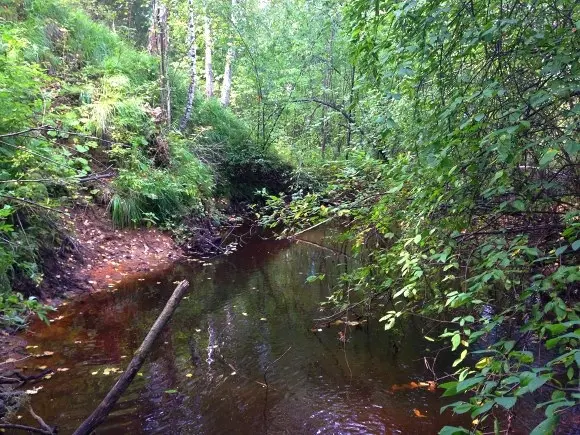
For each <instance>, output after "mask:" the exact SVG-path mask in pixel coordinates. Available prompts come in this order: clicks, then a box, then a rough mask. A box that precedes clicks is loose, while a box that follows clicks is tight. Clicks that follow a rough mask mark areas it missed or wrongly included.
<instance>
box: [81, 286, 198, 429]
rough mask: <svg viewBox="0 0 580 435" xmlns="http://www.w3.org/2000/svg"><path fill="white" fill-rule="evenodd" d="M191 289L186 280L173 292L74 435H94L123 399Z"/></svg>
mask: <svg viewBox="0 0 580 435" xmlns="http://www.w3.org/2000/svg"><path fill="white" fill-rule="evenodd" d="M188 287H189V283H188V282H187V281H186V280H183V281H181V282H180V283H179V285H178V286H177V287H176V288H175V290H174V291H173V294H172V295H171V297H170V298H169V300H168V301H167V304H166V305H165V308H163V311H162V312H161V314H160V315H159V317H158V318H157V320H156V321H155V323H154V324H153V326H152V327H151V329H150V330H149V332H148V333H147V336H146V337H145V340H143V343H141V346H139V349H137V352H135V356H133V359H132V360H131V362H130V363H129V365H128V366H127V368H126V369H125V371H124V372H123V374H122V375H121V377H120V378H119V380H118V381H117V382H116V383H115V385H114V386H113V388H111V390H110V391H109V393H108V394H107V396H106V397H105V398H104V399H103V401H102V402H101V403H100V404H99V406H97V408H96V409H95V410H94V411H93V413H92V414H91V415H90V416H89V417H88V418H87V419H86V420H85V421H83V423H82V424H81V425H80V426H79V427H78V429H77V430H76V431H75V432H74V434H73V435H88V434H90V433H92V431H93V430H94V429H95V428H96V427H97V426H98V425H99V424H101V423H102V422H103V420H105V418H106V417H107V415H109V413H110V412H111V410H112V409H113V406H115V403H117V400H119V398H120V397H121V395H122V394H123V393H124V392H125V390H126V389H127V387H128V386H129V384H130V383H131V381H132V380H133V378H134V377H135V375H136V374H137V372H138V371H139V369H140V368H141V366H142V365H143V363H144V362H145V359H146V358H147V356H148V355H149V353H150V352H151V350H152V348H153V343H154V342H155V340H156V339H157V337H158V336H159V334H160V333H161V331H162V330H163V328H164V327H165V325H166V324H167V322H168V321H169V319H171V316H172V315H173V312H174V311H175V309H176V308H177V306H178V305H179V302H180V301H181V298H182V297H183V295H184V294H185V291H186V290H187V288H188Z"/></svg>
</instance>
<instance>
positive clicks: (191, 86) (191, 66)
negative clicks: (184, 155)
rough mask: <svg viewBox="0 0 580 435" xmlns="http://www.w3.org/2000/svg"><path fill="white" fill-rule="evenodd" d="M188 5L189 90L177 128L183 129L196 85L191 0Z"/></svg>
mask: <svg viewBox="0 0 580 435" xmlns="http://www.w3.org/2000/svg"><path fill="white" fill-rule="evenodd" d="M187 5H188V26H187V47H188V51H187V57H188V58H189V74H190V81H189V90H188V92H187V103H186V105H185V113H184V114H183V117H182V118H181V121H180V123H179V128H180V129H181V130H185V127H186V126H187V123H188V122H189V120H190V118H191V112H192V109H193V101H194V99H195V88H196V85H197V67H196V63H197V42H196V39H195V10H194V4H193V0H188V1H187Z"/></svg>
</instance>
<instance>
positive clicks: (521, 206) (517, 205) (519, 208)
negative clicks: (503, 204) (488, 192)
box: [512, 199, 526, 211]
mask: <svg viewBox="0 0 580 435" xmlns="http://www.w3.org/2000/svg"><path fill="white" fill-rule="evenodd" d="M512 206H513V208H515V209H516V210H517V211H524V210H525V209H526V205H525V204H524V201H522V200H521V199H516V200H515V201H513V202H512Z"/></svg>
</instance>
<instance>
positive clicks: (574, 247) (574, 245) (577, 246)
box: [572, 239, 580, 251]
mask: <svg viewBox="0 0 580 435" xmlns="http://www.w3.org/2000/svg"><path fill="white" fill-rule="evenodd" d="M578 249H580V239H579V240H576V241H575V242H574V243H572V250H573V251H577V250H578Z"/></svg>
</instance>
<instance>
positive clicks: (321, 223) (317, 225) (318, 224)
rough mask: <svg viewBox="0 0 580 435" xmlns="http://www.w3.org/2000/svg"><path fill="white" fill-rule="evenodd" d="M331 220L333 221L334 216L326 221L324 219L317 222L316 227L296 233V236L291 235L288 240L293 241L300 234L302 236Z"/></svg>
mask: <svg viewBox="0 0 580 435" xmlns="http://www.w3.org/2000/svg"><path fill="white" fill-rule="evenodd" d="M332 219H334V216H331V217H329V218H328V219H324V220H323V221H322V222H318V223H317V224H316V225H312V226H311V227H308V228H306V229H305V230H302V231H298V232H297V233H296V234H293V235H292V236H290V237H289V239H293V238H294V237H296V236H299V235H300V234H303V233H305V232H306V231H310V230H313V229H314V228H316V227H319V226H320V225H324V224H325V223H327V222H330V221H331V220H332Z"/></svg>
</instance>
